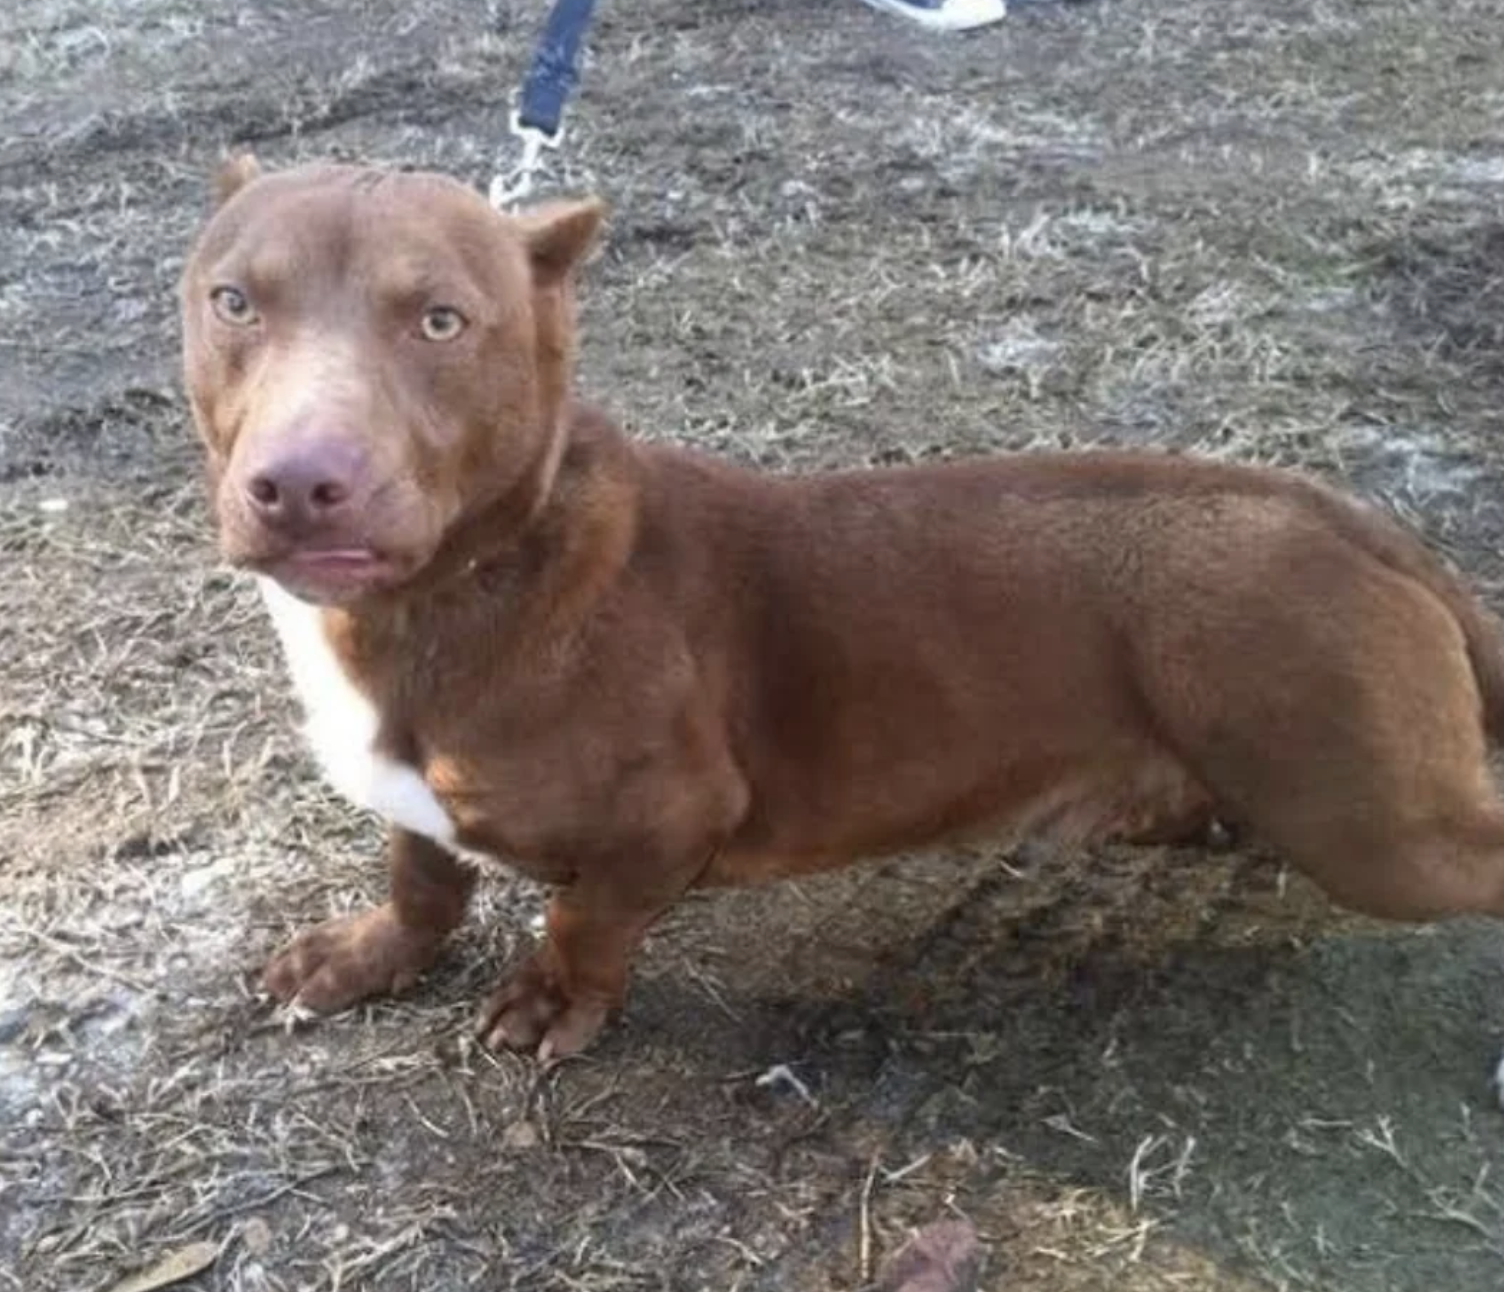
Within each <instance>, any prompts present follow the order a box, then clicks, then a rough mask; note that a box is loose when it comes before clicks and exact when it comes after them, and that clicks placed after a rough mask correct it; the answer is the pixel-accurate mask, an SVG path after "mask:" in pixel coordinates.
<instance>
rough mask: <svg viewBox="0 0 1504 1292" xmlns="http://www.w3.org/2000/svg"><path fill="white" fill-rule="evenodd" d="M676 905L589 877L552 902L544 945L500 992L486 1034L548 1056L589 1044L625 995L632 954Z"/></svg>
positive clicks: (481, 1023) (487, 1012)
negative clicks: (627, 894) (607, 887)
mask: <svg viewBox="0 0 1504 1292" xmlns="http://www.w3.org/2000/svg"><path fill="white" fill-rule="evenodd" d="M669 904H670V903H669V902H664V903H662V904H657V905H651V906H649V905H644V904H643V903H642V902H641V900H640V898H638V899H628V900H623V899H622V898H621V897H620V896H619V895H617V894H614V893H610V892H607V891H603V890H602V889H600V888H599V887H597V886H594V885H591V884H590V883H588V882H580V883H576V884H574V885H571V886H570V887H569V888H566V889H562V890H561V891H560V892H559V893H558V894H556V895H555V897H554V898H553V900H552V901H550V902H549V905H548V917H547V919H548V931H547V937H546V939H545V941H544V943H543V945H542V946H540V947H539V948H538V949H537V950H536V951H534V952H533V954H532V955H531V956H529V957H528V959H527V960H526V961H524V962H523V964H522V965H521V966H520V967H519V968H518V969H516V970H515V971H514V972H513V973H512V974H511V976H510V977H509V978H508V979H507V980H506V981H505V982H504V983H503V984H502V985H501V987H499V988H498V989H497V990H496V991H495V992H493V993H492V995H491V998H490V999H489V1000H488V1001H487V1002H486V1004H485V1006H484V1008H483V1009H482V1010H481V1014H480V1018H479V1020H478V1023H477V1029H476V1030H477V1032H478V1034H479V1035H480V1036H481V1038H482V1039H483V1040H484V1041H485V1043H486V1044H487V1045H489V1046H491V1047H492V1048H493V1049H497V1048H500V1047H502V1046H509V1047H511V1048H513V1049H519V1050H534V1049H535V1050H537V1052H538V1057H539V1058H540V1059H542V1060H544V1061H545V1062H546V1061H548V1060H549V1059H553V1058H562V1057H563V1056H565V1055H569V1054H574V1053H576V1052H577V1051H579V1050H582V1049H583V1048H584V1047H585V1046H586V1045H588V1044H589V1043H590V1041H591V1040H592V1039H593V1038H594V1037H595V1035H596V1033H597V1032H599V1031H600V1030H601V1028H602V1026H604V1024H605V1022H606V1018H607V1016H608V1015H609V1014H610V1013H611V1011H612V1010H613V1009H616V1008H619V1007H620V1005H621V1004H622V1002H623V1000H624V999H625V997H626V990H627V975H628V968H629V965H630V963H631V959H632V956H633V954H634V953H635V952H636V950H637V947H638V945H639V944H640V943H641V942H642V939H643V935H644V934H645V933H646V932H647V930H648V927H649V926H650V925H651V924H652V923H653V921H654V920H655V919H657V918H658V916H659V915H660V914H662V913H663V911H664V910H665V909H666V908H667V906H668V905H669Z"/></svg>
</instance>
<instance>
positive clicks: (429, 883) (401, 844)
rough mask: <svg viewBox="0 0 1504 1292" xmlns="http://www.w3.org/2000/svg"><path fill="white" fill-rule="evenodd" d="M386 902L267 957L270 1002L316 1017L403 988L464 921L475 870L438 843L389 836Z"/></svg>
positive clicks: (321, 928) (435, 956) (321, 927)
mask: <svg viewBox="0 0 1504 1292" xmlns="http://www.w3.org/2000/svg"><path fill="white" fill-rule="evenodd" d="M388 863H389V867H390V871H391V897H390V899H389V900H388V901H386V902H385V903H383V904H382V905H381V906H378V907H375V908H374V909H372V910H369V911H361V912H359V913H357V914H355V915H344V916H340V917H339V918H337V919H333V920H326V921H325V922H324V923H323V924H320V925H318V926H316V927H315V928H312V929H309V930H308V931H307V932H306V933H302V934H299V935H298V936H297V937H296V938H294V939H293V940H292V942H291V943H289V944H288V945H287V946H286V947H284V948H283V949H282V950H281V951H279V952H278V953H277V954H276V955H275V956H273V957H272V961H271V963H270V964H268V965H267V967H266V973H265V976H264V978H263V980H262V981H263V984H264V985H265V987H266V990H267V991H269V992H270V993H271V994H272V995H273V996H275V997H277V999H278V1000H283V1001H291V1002H296V1003H297V1004H299V1005H302V1006H305V1007H307V1008H308V1009H312V1010H316V1011H318V1012H319V1013H321V1014H327V1013H332V1012H334V1011H335V1010H339V1009H344V1008H345V1007H346V1006H349V1005H353V1004H355V1002H356V1001H358V1000H364V999H365V998H366V997H368V996H377V995H382V994H385V993H388V992H392V993H395V992H400V991H404V990H406V989H407V988H408V987H411V986H412V985H413V983H415V982H416V981H417V980H418V978H419V976H420V975H421V974H422V973H423V971H424V970H425V969H427V968H428V967H429V966H430V965H431V964H432V963H433V962H434V961H435V960H436V959H438V956H439V952H440V951H441V950H442V948H443V945H444V940H445V939H446V938H447V937H448V935H449V934H450V933H451V932H452V931H453V930H454V928H455V927H456V926H457V925H458V924H459V922H460V921H461V920H462V919H464V917H465V909H466V907H467V906H468V905H469V902H470V893H471V891H472V890H473V889H474V887H475V872H474V871H473V870H472V869H471V868H470V867H469V866H467V865H465V864H464V863H463V862H461V861H459V860H458V859H456V858H455V857H453V856H452V855H451V854H450V853H448V852H446V851H445V850H444V849H443V848H441V847H439V845H438V844H436V843H433V842H431V841H430V840H428V839H425V838H423V837H422V836H421V835H416V834H409V833H408V832H407V831H406V830H394V831H393V832H392V836H391V841H390V844H389V846H388Z"/></svg>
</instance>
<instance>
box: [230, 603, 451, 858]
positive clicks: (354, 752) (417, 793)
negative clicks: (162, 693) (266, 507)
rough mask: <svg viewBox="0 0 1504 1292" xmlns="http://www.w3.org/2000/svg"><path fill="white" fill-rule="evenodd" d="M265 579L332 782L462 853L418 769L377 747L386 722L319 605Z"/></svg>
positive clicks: (316, 748) (359, 802)
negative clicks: (339, 651)
mask: <svg viewBox="0 0 1504 1292" xmlns="http://www.w3.org/2000/svg"><path fill="white" fill-rule="evenodd" d="M257 582H258V583H260V585H261V595H262V597H263V598H264V600H265V601H266V608H267V610H268V611H269V612H270V613H271V617H272V623H273V624H275V625H276V629H277V636H278V637H280V638H281V639H282V650H283V653H284V654H285V655H286V657H287V667H288V671H289V672H291V674H292V680H293V686H294V687H295V688H296V690H297V692H298V697H299V699H301V700H302V702H303V710H304V713H305V714H306V715H307V721H306V722H305V723H304V726H303V734H304V735H306V736H307V737H308V743H309V744H310V745H312V746H313V752H314V754H315V756H316V757H317V758H318V760H319V765H320V766H321V767H322V768H323V769H324V775H325V777H327V778H328V781H329V783H330V784H331V785H332V786H334V788H335V789H336V790H338V791H339V792H340V793H341V794H343V795H344V796H345V798H347V799H349V800H350V802H352V803H354V804H355V805H356V806H357V807H363V808H368V809H369V810H370V811H372V812H375V813H378V814H379V815H380V816H382V817H385V818H386V819H387V820H388V821H390V822H391V823H392V824H393V825H398V826H401V827H402V828H403V829H404V830H411V831H412V832H413V833H414V834H421V835H426V836H427V837H428V838H430V839H432V840H433V841H434V842H435V843H441V844H443V845H445V846H446V847H448V848H455V846H456V841H455V831H454V822H453V821H452V820H450V817H449V813H447V812H446V811H445V810H444V805H443V804H442V803H440V802H439V800H438V799H437V798H436V797H435V796H434V792H433V791H432V790H431V789H429V788H428V785H427V783H426V782H425V781H424V779H423V777H422V776H421V775H420V774H419V772H418V769H417V768H416V767H413V766H412V765H411V764H410V763H402V762H398V761H396V760H395V759H393V758H389V757H387V755H385V754H383V753H382V752H381V751H380V750H378V749H377V748H376V734H377V732H378V730H379V729H380V726H381V717H380V715H379V714H378V713H377V712H376V706H375V705H373V704H372V703H371V701H370V700H369V699H367V698H366V696H365V695H364V694H363V693H362V692H361V691H360V689H359V688H358V687H357V686H356V685H355V684H354V683H353V682H352V681H351V680H350V678H349V675H348V674H347V673H346V672H345V670H344V668H343V667H342V666H341V665H340V662H339V659H338V657H336V655H335V654H334V650H333V648H332V647H331V646H330V645H329V641H328V639H327V638H326V637H325V636H324V629H323V625H322V623H321V622H320V613H319V610H318V608H317V607H315V606H310V605H308V604H307V603H306V602H302V601H299V600H298V599H297V598H296V597H294V596H293V595H292V594H291V593H288V592H285V591H283V589H282V588H280V587H278V585H277V584H276V583H274V582H272V580H270V579H258V580H257Z"/></svg>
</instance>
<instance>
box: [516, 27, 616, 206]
mask: <svg viewBox="0 0 1504 1292" xmlns="http://www.w3.org/2000/svg"><path fill="white" fill-rule="evenodd" d="M594 12H595V0H554V7H553V8H552V9H551V10H550V11H549V15H548V19H547V21H546V22H544V24H543V31H542V34H541V35H539V37H538V44H537V46H536V47H535V49H534V50H533V61H532V63H531V65H530V66H529V67H528V72H527V79H526V80H524V81H523V83H522V95H521V98H520V99H519V100H518V103H517V107H516V109H515V110H514V111H513V113H512V121H511V131H512V134H513V135H514V136H516V138H518V139H520V140H521V141H522V158H521V160H520V161H519V162H518V163H517V165H516V166H514V167H513V168H512V169H511V170H510V171H509V172H507V173H505V174H498V175H497V176H496V178H495V179H493V180H492V181H491V193H490V196H491V204H492V205H493V206H498V207H503V206H510V205H511V204H512V203H513V202H517V201H519V200H521V199H522V198H524V197H526V196H527V195H528V194H529V193H531V192H532V190H533V179H534V177H535V176H536V175H537V173H538V171H539V170H541V169H542V166H543V151H544V149H551V148H557V147H558V146H559V144H560V143H561V142H562V140H563V138H564V108H565V106H566V104H568V102H569V96H570V95H571V94H572V93H573V92H574V87H575V85H576V84H577V83H578V82H579V58H580V46H581V45H582V44H583V43H584V39H585V31H586V29H587V28H588V27H589V26H590V19H591V17H592V15H593V14H594Z"/></svg>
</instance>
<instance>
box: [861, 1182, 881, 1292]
mask: <svg viewBox="0 0 1504 1292" xmlns="http://www.w3.org/2000/svg"><path fill="white" fill-rule="evenodd" d="M881 1162H882V1154H881V1153H874V1154H873V1155H872V1165H871V1166H870V1167H868V1168H867V1179H866V1181H865V1182H864V1183H863V1184H862V1202H861V1209H860V1226H861V1235H860V1238H859V1239H858V1247H857V1274H858V1278H857V1282H858V1284H860V1285H861V1286H862V1287H866V1286H867V1284H869V1283H871V1282H872V1185H873V1182H874V1181H876V1179H877V1169H878V1166H879V1164H880V1163H881Z"/></svg>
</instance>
